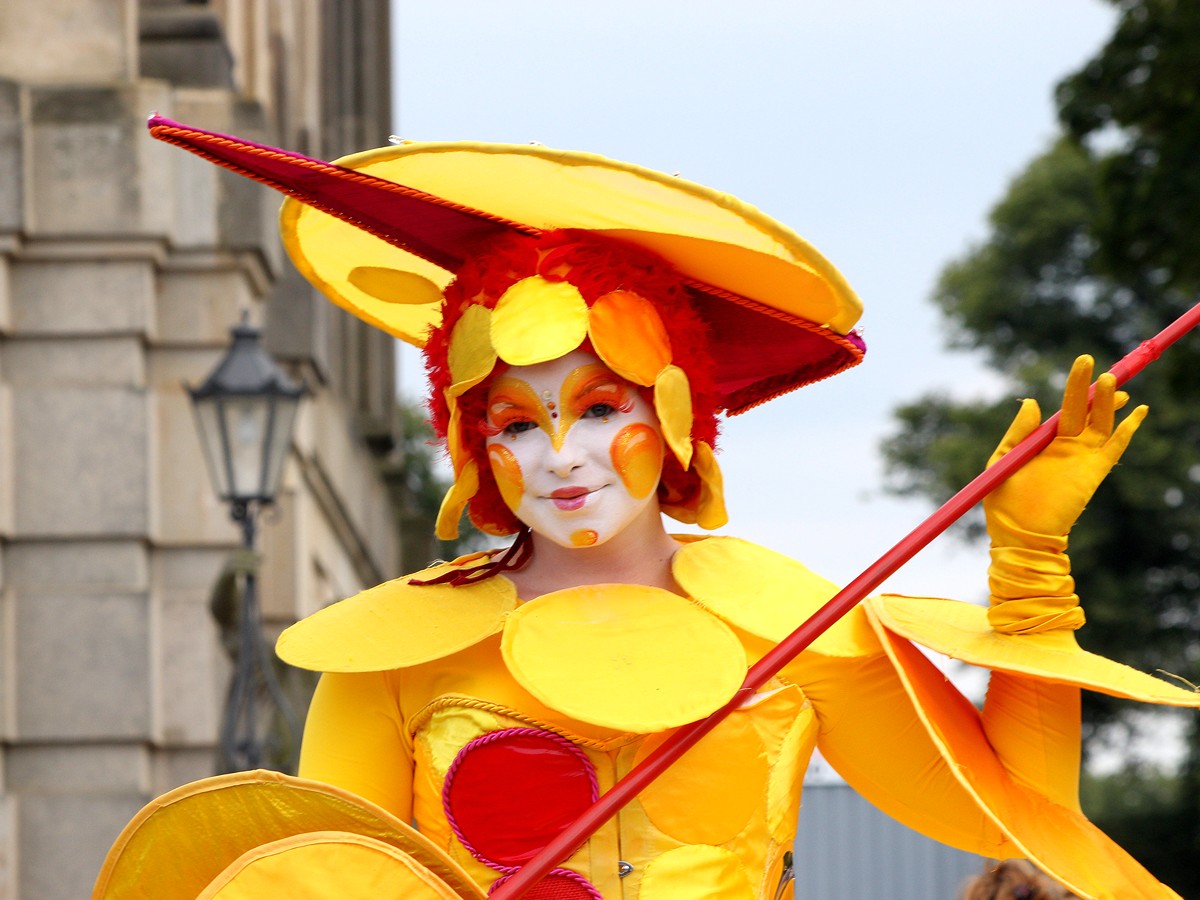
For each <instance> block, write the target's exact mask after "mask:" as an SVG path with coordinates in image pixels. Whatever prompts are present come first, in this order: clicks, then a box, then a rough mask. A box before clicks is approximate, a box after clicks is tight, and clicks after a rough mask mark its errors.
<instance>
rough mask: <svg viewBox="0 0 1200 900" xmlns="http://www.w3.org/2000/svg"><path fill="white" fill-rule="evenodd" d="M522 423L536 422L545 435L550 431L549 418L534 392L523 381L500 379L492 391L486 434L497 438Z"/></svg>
mask: <svg viewBox="0 0 1200 900" xmlns="http://www.w3.org/2000/svg"><path fill="white" fill-rule="evenodd" d="M522 422H532V423H533V424H535V425H537V426H538V427H539V428H541V429H543V430H545V431H549V430H550V420H549V414H548V413H547V410H546V407H545V406H543V405H542V401H541V400H539V399H538V396H537V394H535V393H534V392H533V388H531V387H530V386H529V385H528V384H526V383H525V382H524V381H522V380H520V379H519V378H499V379H497V380H496V383H495V384H494V385H492V389H491V390H490V391H488V402H487V421H486V422H484V423H483V425H482V428H483V433H484V434H486V435H487V436H488V437H495V436H496V435H498V434H500V433H501V432H503V431H504V430H505V429H506V428H508V426H509V425H512V424H514V423H522Z"/></svg>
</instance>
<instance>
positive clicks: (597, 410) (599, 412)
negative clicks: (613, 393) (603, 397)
mask: <svg viewBox="0 0 1200 900" xmlns="http://www.w3.org/2000/svg"><path fill="white" fill-rule="evenodd" d="M616 411H617V408H616V407H615V406H613V405H612V404H610V403H593V404H592V405H591V406H589V407H588V408H587V409H585V410H584V411H583V418H585V419H603V418H604V417H605V416H611V415H612V414H613V413H615V412H616Z"/></svg>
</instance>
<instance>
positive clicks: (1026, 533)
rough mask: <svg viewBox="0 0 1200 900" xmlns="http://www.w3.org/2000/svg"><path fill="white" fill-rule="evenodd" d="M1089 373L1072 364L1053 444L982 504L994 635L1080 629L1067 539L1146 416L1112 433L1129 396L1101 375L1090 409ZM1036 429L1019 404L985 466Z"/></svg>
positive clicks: (1029, 408)
mask: <svg viewBox="0 0 1200 900" xmlns="http://www.w3.org/2000/svg"><path fill="white" fill-rule="evenodd" d="M1093 365H1094V363H1093V360H1092V358H1091V357H1090V356H1081V357H1079V358H1078V359H1076V360H1075V363H1074V365H1072V366H1071V372H1070V374H1069V375H1068V376H1067V386H1066V389H1065V391H1064V392H1063V405H1062V414H1061V416H1060V418H1059V422H1058V433H1057V435H1056V436H1055V438H1054V440H1053V441H1051V443H1050V444H1049V446H1047V447H1046V448H1045V449H1044V450H1042V452H1041V453H1039V454H1038V455H1037V456H1035V457H1034V458H1033V459H1032V460H1030V461H1029V462H1028V463H1026V464H1025V465H1024V466H1022V467H1021V468H1020V469H1018V470H1017V471H1016V472H1014V473H1013V474H1012V476H1011V477H1009V479H1008V480H1007V481H1005V482H1004V483H1003V484H1002V485H1000V487H998V488H997V489H996V490H994V491H993V492H992V493H991V494H989V495H988V497H987V498H985V499H984V501H983V509H984V514H985V515H986V517H987V530H988V535H989V536H990V537H991V539H992V551H991V552H992V565H991V567H990V569H989V570H988V579H989V586H990V587H991V593H992V598H991V599H992V609H991V610H989V613H988V618H989V620H990V621H991V623H992V627H993V628H995V629H996V630H998V631H1003V632H1006V633H1026V632H1033V631H1044V630H1049V629H1056V628H1078V627H1079V626H1080V625H1082V624H1083V611H1082V610H1080V609H1079V608H1078V598H1077V597H1076V596H1075V595H1074V593H1073V591H1074V581H1073V579H1072V578H1071V575H1070V571H1071V567H1070V560H1068V558H1067V556H1066V552H1065V551H1066V549H1067V535H1068V534H1069V533H1070V531H1071V527H1072V526H1073V525H1074V524H1075V520H1076V519H1078V518H1079V514H1080V513H1081V512H1083V509H1084V507H1086V506H1087V504H1088V501H1089V500H1091V498H1092V494H1093V493H1095V491H1096V488H1097V487H1099V486H1100V483H1101V482H1102V481H1103V480H1104V478H1105V476H1106V475H1108V473H1109V471H1110V470H1111V469H1112V467H1113V466H1114V465H1116V463H1117V460H1119V459H1120V458H1121V454H1122V453H1124V452H1125V448H1126V447H1127V446H1129V441H1130V439H1131V438H1132V437H1133V434H1134V432H1135V431H1137V429H1138V426H1139V425H1141V423H1142V420H1143V419H1145V418H1146V413H1147V411H1148V409H1147V407H1145V406H1139V407H1138V408H1137V409H1135V410H1134V411H1133V412H1132V413H1130V414H1129V415H1128V416H1127V417H1126V418H1125V419H1124V421H1122V422H1121V424H1120V425H1118V426H1116V428H1114V427H1113V425H1114V421H1115V412H1116V410H1117V409H1120V408H1121V407H1122V406H1124V405H1125V404H1126V402H1128V399H1129V396H1128V395H1127V394H1125V393H1124V392H1123V391H1117V390H1116V379H1115V378H1113V376H1112V375H1110V374H1108V373H1105V374H1103V375H1101V376H1100V378H1099V379H1098V380H1097V383H1096V393H1095V397H1094V399H1093V401H1092V403H1091V404H1090V407H1089V403H1088V388H1089V386H1090V384H1091V380H1092V367H1093ZM1039 424H1041V410H1040V409H1039V408H1038V404H1037V401H1035V400H1025V401H1023V402H1022V404H1021V409H1020V410H1019V411H1018V413H1017V416H1016V418H1015V419H1014V420H1013V423H1012V425H1010V426H1009V429H1008V432H1007V433H1006V434H1005V435H1004V438H1003V440H1001V441H1000V445H999V446H998V447H997V448H996V451H995V452H994V453H993V454H992V458H991V459H990V460H989V462H988V465H989V466H990V465H992V464H993V463H995V462H996V461H997V460H998V459H1000V458H1001V457H1002V456H1004V454H1006V453H1008V452H1009V451H1010V450H1011V449H1012V448H1013V447H1015V446H1016V445H1017V444H1018V443H1019V442H1020V441H1021V440H1022V439H1023V438H1025V437H1026V436H1027V435H1028V434H1030V433H1031V432H1032V431H1033V430H1034V429H1036V428H1037V427H1038V425H1039ZM1014 601H1015V602H1014Z"/></svg>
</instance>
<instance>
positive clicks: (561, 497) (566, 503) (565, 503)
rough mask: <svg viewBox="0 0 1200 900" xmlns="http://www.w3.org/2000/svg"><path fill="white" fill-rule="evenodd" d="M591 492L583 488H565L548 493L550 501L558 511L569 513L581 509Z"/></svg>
mask: <svg viewBox="0 0 1200 900" xmlns="http://www.w3.org/2000/svg"><path fill="white" fill-rule="evenodd" d="M591 493H592V491H591V490H590V489H588V488H585V487H566V488H559V489H558V490H555V491H552V492H551V493H550V501H551V502H552V503H553V504H554V505H555V506H556V507H558V508H559V509H561V510H566V511H567V512H570V511H572V510H576V509H581V508H582V507H583V505H584V504H585V503H587V498H588V495H589V494H591Z"/></svg>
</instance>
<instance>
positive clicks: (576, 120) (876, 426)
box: [380, 0, 1115, 601]
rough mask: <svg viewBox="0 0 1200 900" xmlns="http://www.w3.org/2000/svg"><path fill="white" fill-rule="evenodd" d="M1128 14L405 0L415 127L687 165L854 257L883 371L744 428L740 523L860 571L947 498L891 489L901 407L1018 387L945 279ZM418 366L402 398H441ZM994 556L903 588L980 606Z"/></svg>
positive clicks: (967, 556)
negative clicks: (428, 390)
mask: <svg viewBox="0 0 1200 900" xmlns="http://www.w3.org/2000/svg"><path fill="white" fill-rule="evenodd" d="M1114 21H1115V17H1114V13H1113V10H1112V7H1111V6H1109V5H1108V4H1107V3H1104V2H1101V0H1053V2H1047V0H965V2H964V0H903V2H896V0H840V2H836V3H835V2H830V0H823V2H813V0H778V2H777V0H740V2H729V0H688V2H684V0H658V2H655V0H606V2H604V3H570V2H562V0H558V2H542V0H505V2H503V3H496V2H491V0H473V2H472V0H440V2H437V3H430V2H428V0H419V2H418V0H393V54H394V58H395V59H396V61H397V63H396V74H395V81H394V106H395V115H394V122H393V131H394V132H395V133H396V134H399V135H400V136H402V137H404V138H406V139H411V140H460V139H462V140H487V141H501V142H512V143H528V142H530V141H537V142H539V143H541V144H545V145H547V146H549V147H556V148H563V149H572V150H586V151H590V152H593V153H601V154H604V155H606V156H610V157H614V158H616V159H620V160H624V161H628V162H633V163H637V164H639V165H643V166H648V167H650V168H655V169H660V170H662V171H666V172H672V173H674V172H678V173H679V174H680V175H682V176H683V177H685V178H687V179H690V180H692V181H697V182H700V183H701V184H705V185H707V186H709V187H713V188H717V189H719V190H722V191H725V192H728V193H731V194H734V195H735V196H737V197H739V198H741V199H742V200H744V201H746V202H748V203H751V204H753V205H755V206H757V207H759V208H760V209H762V210H763V211H764V212H766V213H768V214H770V215H772V216H774V217H775V218H777V219H779V220H780V221H782V222H783V223H785V224H787V225H788V226H790V227H791V228H792V229H793V230H795V231H797V232H798V233H799V234H801V235H802V236H804V237H805V238H806V239H808V240H809V241H810V242H811V243H812V244H814V245H815V246H816V247H817V248H818V249H819V250H821V252H822V253H824V254H825V255H826V256H827V257H828V258H829V259H830V260H832V261H833V263H834V264H835V265H836V266H837V267H838V268H839V269H840V270H841V272H842V273H843V274H844V275H845V276H846V278H847V279H848V280H849V281H850V283H851V285H853V287H854V288H855V290H856V291H857V293H858V294H859V296H860V297H861V298H862V300H863V303H864V307H865V311H864V315H863V318H862V320H861V323H860V324H861V327H862V331H863V334H864V336H865V338H866V341H867V344H868V352H867V357H866V360H865V362H864V363H863V364H862V365H860V366H859V367H857V368H856V369H852V370H850V371H849V372H847V373H844V374H842V375H839V376H837V377H836V378H834V379H831V380H829V381H826V382H823V383H820V384H817V385H813V386H810V387H807V388H804V389H802V390H800V391H798V392H795V393H793V394H791V395H788V396H786V397H783V398H780V399H778V400H775V401H772V402H771V403H769V404H767V405H765V406H763V407H760V408H758V409H756V410H752V411H750V412H748V413H746V414H745V415H743V416H739V417H736V418H734V419H731V420H728V421H727V422H726V423H725V425H724V427H723V435H722V441H721V445H720V455H719V460H720V463H721V467H722V470H723V472H724V475H725V485H726V500H727V504H728V508H729V513H730V523H729V525H728V526H726V527H725V528H723V529H721V532H720V533H727V534H734V535H737V536H739V537H744V538H747V539H750V540H753V541H756V542H758V543H761V544H764V545H766V546H769V547H772V548H774V549H776V550H779V551H781V552H784V553H787V554H788V555H790V556H792V557H795V558H796V559H799V560H801V561H802V562H804V563H805V564H806V565H808V566H809V567H810V568H813V569H815V570H817V571H819V572H821V573H822V574H824V575H826V576H827V577H829V578H832V579H834V580H835V581H838V582H846V581H849V580H850V579H852V578H854V577H855V576H857V575H858V574H859V573H860V572H861V571H862V570H863V569H865V568H866V567H867V566H868V565H870V564H871V563H872V562H874V561H875V560H876V559H877V558H879V557H880V556H881V555H882V554H883V553H884V552H886V551H887V550H888V549H889V548H890V547H891V546H892V545H893V544H894V543H895V542H896V541H898V540H899V539H900V538H901V537H903V536H904V535H905V534H906V533H907V532H908V531H909V530H911V529H912V528H913V527H915V526H916V525H917V524H918V523H919V522H921V521H922V520H923V519H924V518H925V517H926V516H927V515H928V514H929V513H930V512H931V511H932V510H931V508H930V507H929V506H928V505H927V504H925V503H924V502H922V501H919V500H900V499H897V498H895V497H892V496H890V495H888V494H886V493H885V492H884V490H883V485H884V481H885V478H884V470H883V463H882V459H881V454H880V452H879V444H880V441H881V440H882V439H883V438H884V437H885V436H886V435H887V434H888V433H889V432H891V431H893V430H894V425H893V420H892V417H891V413H892V410H894V409H895V408H896V407H897V406H899V405H901V404H904V403H909V402H912V401H914V400H916V399H917V398H918V397H920V396H922V395H924V394H927V393H929V392H931V391H943V392H947V393H951V394H953V395H955V396H959V397H972V396H983V395H987V396H995V395H996V392H997V391H998V390H999V385H998V383H997V382H996V380H995V379H994V378H993V377H992V376H991V375H990V373H989V372H988V371H987V370H986V368H985V367H984V366H983V365H982V363H981V362H980V361H979V360H978V359H977V358H975V357H973V356H971V355H965V354H962V353H951V352H948V351H947V350H946V349H945V329H944V327H943V325H942V323H941V320H940V318H939V314H938V312H937V310H936V309H935V307H934V306H933V304H932V301H931V299H930V298H931V295H932V292H933V288H934V285H935V283H936V280H937V277H938V274H939V272H940V271H941V269H942V268H943V267H944V266H945V265H946V264H947V263H948V262H950V261H951V260H953V259H955V258H956V257H958V256H961V255H962V254H963V253H964V252H965V251H966V250H967V249H968V248H969V247H970V246H971V245H972V244H974V243H978V242H979V241H981V240H983V239H984V238H985V237H986V235H987V213H988V210H989V209H990V208H991V207H992V206H993V205H994V204H995V203H996V202H997V201H998V200H999V199H1000V198H1001V197H1002V195H1003V193H1004V191H1005V189H1006V187H1007V185H1008V183H1009V182H1010V181H1011V179H1012V178H1013V177H1015V176H1016V175H1017V174H1019V173H1020V171H1021V170H1022V169H1023V168H1024V166H1025V164H1026V163H1027V162H1029V160H1031V159H1032V158H1033V157H1034V156H1035V155H1036V154H1038V153H1039V152H1041V151H1042V150H1043V149H1045V148H1046V147H1047V146H1048V144H1049V142H1050V141H1051V140H1052V139H1053V137H1054V136H1055V134H1056V124H1055V119H1054V106H1053V87H1054V85H1055V83H1056V82H1057V81H1058V80H1059V79H1060V78H1062V77H1063V76H1065V75H1066V74H1068V73H1069V72H1071V71H1073V70H1074V69H1076V68H1078V67H1079V66H1080V65H1081V64H1082V63H1083V62H1085V61H1086V60H1087V59H1088V58H1090V57H1091V56H1092V55H1093V54H1094V53H1095V52H1096V51H1097V50H1098V49H1099V48H1100V46H1101V45H1102V44H1103V42H1104V41H1105V39H1106V38H1107V36H1108V34H1109V32H1110V31H1111V29H1112V26H1113V24H1114ZM380 143H381V144H382V143H383V140H382V139H381V141H380ZM405 360H406V361H405V363H404V365H403V366H402V374H401V391H402V393H404V394H406V395H408V396H410V397H415V396H420V395H421V394H422V393H423V391H424V385H423V382H422V378H423V376H422V375H421V374H420V370H419V365H418V364H417V363H416V361H415V352H410V353H407V354H406V356H405ZM1013 411H1014V413H1015V412H1016V403H1015V402H1014V404H1013ZM999 437H1000V435H999V434H997V435H996V439H997V440H999ZM980 463H981V465H982V463H983V460H981V461H980ZM986 566H987V554H986V550H985V548H983V547H980V546H974V547H972V546H968V545H966V544H964V543H963V542H962V541H961V540H959V539H957V538H954V537H951V536H946V537H943V538H941V539H939V540H938V541H936V542H935V543H934V544H933V545H931V546H930V547H929V548H927V549H926V550H925V551H923V552H922V553H921V554H920V555H919V556H917V557H916V558H915V559H914V560H913V561H912V562H910V563H909V564H908V565H907V566H905V567H904V568H903V569H902V570H900V571H899V572H898V573H896V574H895V575H894V576H892V577H891V578H890V579H889V580H888V581H887V582H886V584H885V586H884V589H886V590H889V591H894V592H897V593H906V594H916V595H932V596H946V597H955V598H959V599H964V600H973V601H982V600H983V598H984V597H985V595H986Z"/></svg>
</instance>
